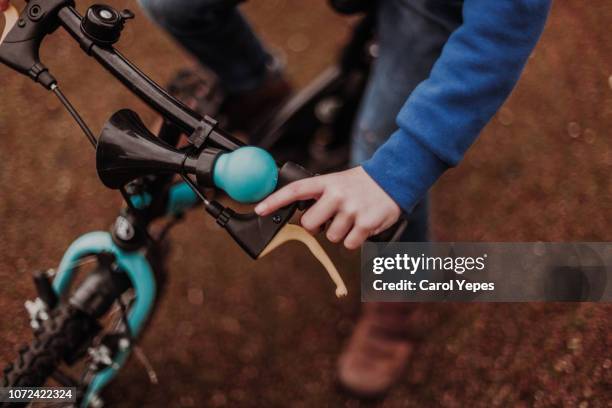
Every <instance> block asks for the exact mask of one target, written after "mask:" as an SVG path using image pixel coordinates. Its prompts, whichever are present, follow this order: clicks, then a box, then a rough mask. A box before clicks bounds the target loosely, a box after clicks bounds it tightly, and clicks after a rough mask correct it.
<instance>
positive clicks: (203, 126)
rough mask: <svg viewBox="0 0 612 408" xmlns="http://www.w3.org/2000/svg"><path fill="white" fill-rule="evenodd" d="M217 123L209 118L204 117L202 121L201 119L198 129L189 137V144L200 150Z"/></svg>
mask: <svg viewBox="0 0 612 408" xmlns="http://www.w3.org/2000/svg"><path fill="white" fill-rule="evenodd" d="M218 123H219V122H217V121H216V120H215V119H213V118H211V117H210V116H204V119H202V121H201V122H200V124H199V125H198V127H197V128H196V129H195V130H194V131H193V133H192V134H191V136H189V143H191V144H192V145H193V146H194V147H195V148H196V149H198V150H200V149H201V148H202V146H204V143H206V140H207V139H208V137H209V136H210V134H211V133H212V132H213V130H215V128H216V127H217V124H218Z"/></svg>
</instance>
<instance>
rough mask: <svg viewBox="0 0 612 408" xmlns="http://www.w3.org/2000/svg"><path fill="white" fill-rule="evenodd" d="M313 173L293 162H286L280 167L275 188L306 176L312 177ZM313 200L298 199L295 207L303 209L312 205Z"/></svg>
mask: <svg viewBox="0 0 612 408" xmlns="http://www.w3.org/2000/svg"><path fill="white" fill-rule="evenodd" d="M314 176H315V174H313V173H311V172H309V171H308V170H306V169H305V168H304V167H302V166H300V165H299V164H295V163H293V162H287V163H285V164H284V165H283V167H281V169H280V170H279V172H278V186H277V189H280V188H283V187H285V186H286V185H288V184H291V183H293V182H294V181H298V180H302V179H305V178H308V177H314ZM314 203H315V200H308V201H299V202H298V203H297V207H298V208H299V209H300V211H304V210H305V209H307V208H308V207H310V206H312V205H313V204H314Z"/></svg>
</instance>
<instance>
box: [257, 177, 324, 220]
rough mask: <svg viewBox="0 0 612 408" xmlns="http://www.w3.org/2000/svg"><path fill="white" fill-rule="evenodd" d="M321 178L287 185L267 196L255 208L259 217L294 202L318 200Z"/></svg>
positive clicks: (320, 190) (321, 183) (321, 185)
mask: <svg viewBox="0 0 612 408" xmlns="http://www.w3.org/2000/svg"><path fill="white" fill-rule="evenodd" d="M321 179H322V177H313V178H308V179H304V180H299V181H296V182H294V183H291V184H289V185H288V186H285V187H283V188H281V189H280V190H278V191H277V192H275V193H274V194H272V195H270V196H268V198H266V199H265V200H263V201H262V202H261V203H259V204H257V206H256V207H255V212H256V213H257V214H259V215H262V216H263V215H268V214H270V213H272V212H274V211H276V210H278V209H279V208H281V207H284V206H286V205H289V204H291V203H293V202H295V201H301V200H308V199H311V198H318V197H319V196H320V195H321V193H322V192H323V188H324V186H323V181H322V180H321Z"/></svg>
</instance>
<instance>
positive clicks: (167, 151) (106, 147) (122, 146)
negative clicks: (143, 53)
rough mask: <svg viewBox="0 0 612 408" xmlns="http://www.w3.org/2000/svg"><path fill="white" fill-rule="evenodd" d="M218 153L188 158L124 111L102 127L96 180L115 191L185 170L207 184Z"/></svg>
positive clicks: (131, 113)
mask: <svg viewBox="0 0 612 408" xmlns="http://www.w3.org/2000/svg"><path fill="white" fill-rule="evenodd" d="M219 153H220V151H219V150H217V149H207V150H205V151H204V152H202V154H199V155H198V157H191V156H189V155H187V154H186V153H184V152H181V151H178V150H177V149H175V148H173V147H172V146H170V145H168V144H166V143H164V142H163V141H161V140H160V139H159V138H157V137H156V136H155V135H153V134H152V133H151V132H150V131H149V130H148V129H147V127H146V126H145V125H144V123H143V122H142V120H141V119H140V117H139V116H138V115H137V114H136V113H135V112H133V111H131V110H128V109H124V110H120V111H118V112H116V113H115V114H114V115H113V116H112V117H111V118H110V119H109V120H108V122H106V124H105V125H104V128H103V129H102V134H101V135H100V138H99V140H98V148H97V149H96V168H97V170H98V177H99V178H100V180H102V183H104V185H105V186H106V187H109V188H112V189H118V188H121V187H122V186H124V185H125V184H127V183H128V182H130V181H132V180H134V179H136V178H138V177H143V176H147V175H155V174H173V173H180V172H182V171H184V172H185V173H190V174H196V175H197V177H198V182H199V183H203V184H209V179H210V171H211V170H210V169H211V168H212V165H213V163H214V161H215V159H216V157H217V156H218V154H219Z"/></svg>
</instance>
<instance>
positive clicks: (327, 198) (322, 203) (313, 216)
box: [300, 194, 338, 234]
mask: <svg viewBox="0 0 612 408" xmlns="http://www.w3.org/2000/svg"><path fill="white" fill-rule="evenodd" d="M337 211H338V201H337V200H336V199H335V198H332V196H331V195H330V194H323V195H322V196H321V198H320V199H319V201H317V202H316V203H315V204H314V205H313V206H312V207H310V209H309V210H308V211H306V212H305V213H304V215H303V216H302V219H301V220H300V223H301V224H302V226H303V227H304V228H306V229H307V230H308V231H310V232H311V233H312V234H315V233H317V232H318V231H319V227H321V225H323V224H325V223H326V222H327V221H328V220H329V219H330V218H332V217H333V216H334V214H336V212H337Z"/></svg>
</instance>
